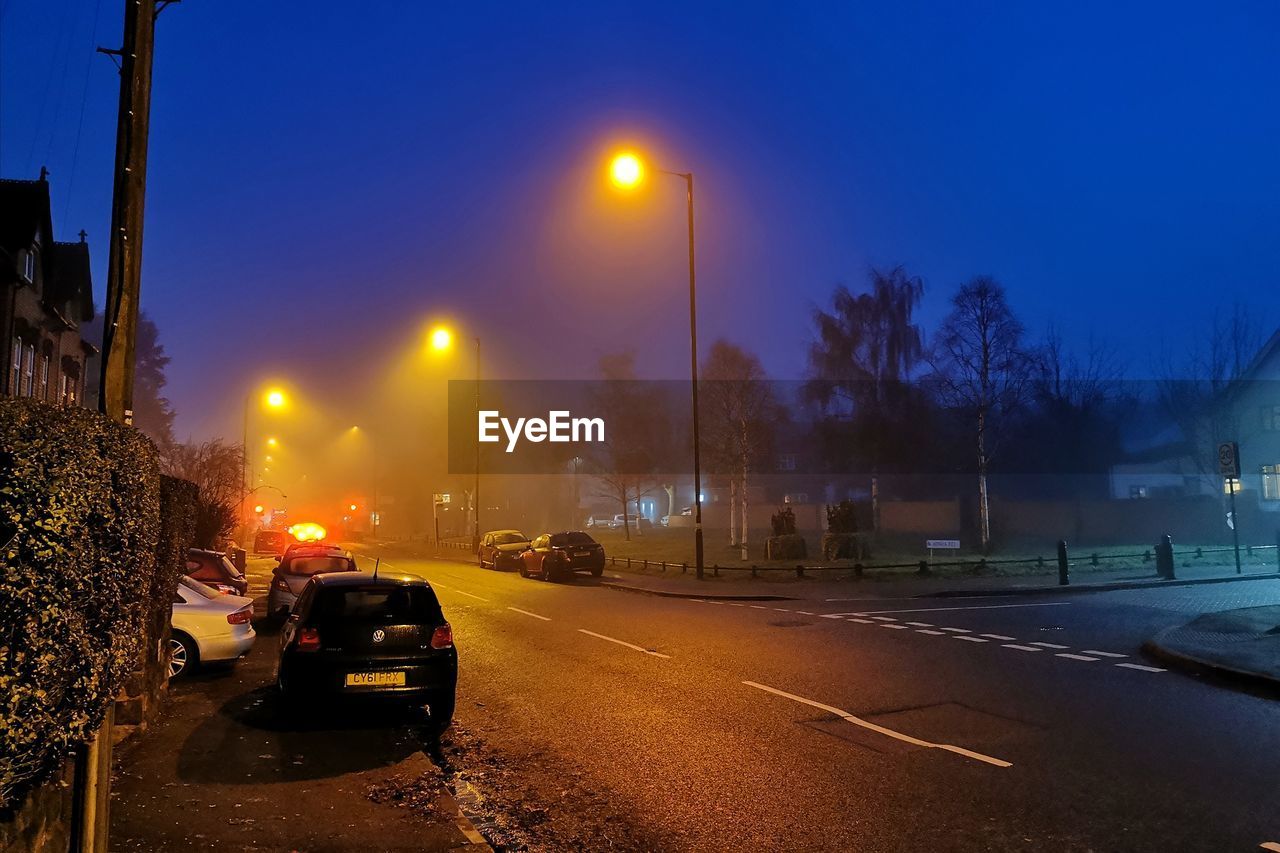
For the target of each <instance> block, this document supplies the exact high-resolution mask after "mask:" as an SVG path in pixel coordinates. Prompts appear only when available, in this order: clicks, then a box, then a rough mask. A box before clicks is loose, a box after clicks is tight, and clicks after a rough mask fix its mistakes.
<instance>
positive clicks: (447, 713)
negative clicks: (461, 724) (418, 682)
mask: <svg viewBox="0 0 1280 853" xmlns="http://www.w3.org/2000/svg"><path fill="white" fill-rule="evenodd" d="M456 702H457V696H456V695H455V692H454V691H453V690H448V691H445V690H441V691H440V692H438V693H432V694H431V695H430V696H429V697H428V698H427V705H428V706H429V708H430V714H429V719H430V727H431V736H432V737H436V738H438V737H440V735H442V734H444V733H445V731H446V730H447V729H448V728H449V726H451V725H453V709H454V705H455V704H456Z"/></svg>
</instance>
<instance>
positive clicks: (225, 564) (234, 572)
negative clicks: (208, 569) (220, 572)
mask: <svg viewBox="0 0 1280 853" xmlns="http://www.w3.org/2000/svg"><path fill="white" fill-rule="evenodd" d="M222 568H223V569H224V570H225V571H226V573H227V575H229V576H230V577H233V578H235V579H236V580H240V579H241V578H243V577H244V575H243V574H241V573H240V570H239V569H237V568H236V564H235V563H233V562H231V559H230V558H229V557H226V556H223V558H222Z"/></svg>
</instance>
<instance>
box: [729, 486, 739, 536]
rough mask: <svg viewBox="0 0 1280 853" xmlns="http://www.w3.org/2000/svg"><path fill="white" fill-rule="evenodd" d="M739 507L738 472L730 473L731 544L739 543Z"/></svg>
mask: <svg viewBox="0 0 1280 853" xmlns="http://www.w3.org/2000/svg"><path fill="white" fill-rule="evenodd" d="M737 507H738V473H737V472H736V471H735V472H733V473H732V474H730V475H729V545H730V546H733V545H737V544H738V528H737V513H736V510H737Z"/></svg>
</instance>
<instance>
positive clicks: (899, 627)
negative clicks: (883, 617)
mask: <svg viewBox="0 0 1280 853" xmlns="http://www.w3.org/2000/svg"><path fill="white" fill-rule="evenodd" d="M875 624H877V625H879V626H880V627H881V628H893V629H894V630H895V631H910V630H911V629H910V628H908V627H907V626H906V625H895V624H893V623H890V622H876V623H875Z"/></svg>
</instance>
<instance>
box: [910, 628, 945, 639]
mask: <svg viewBox="0 0 1280 853" xmlns="http://www.w3.org/2000/svg"><path fill="white" fill-rule="evenodd" d="M916 633H917V634H929V635H931V636H934V637H945V636H947V635H946V634H944V633H942V632H941V631H934V630H932V629H930V628H917V629H916Z"/></svg>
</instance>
